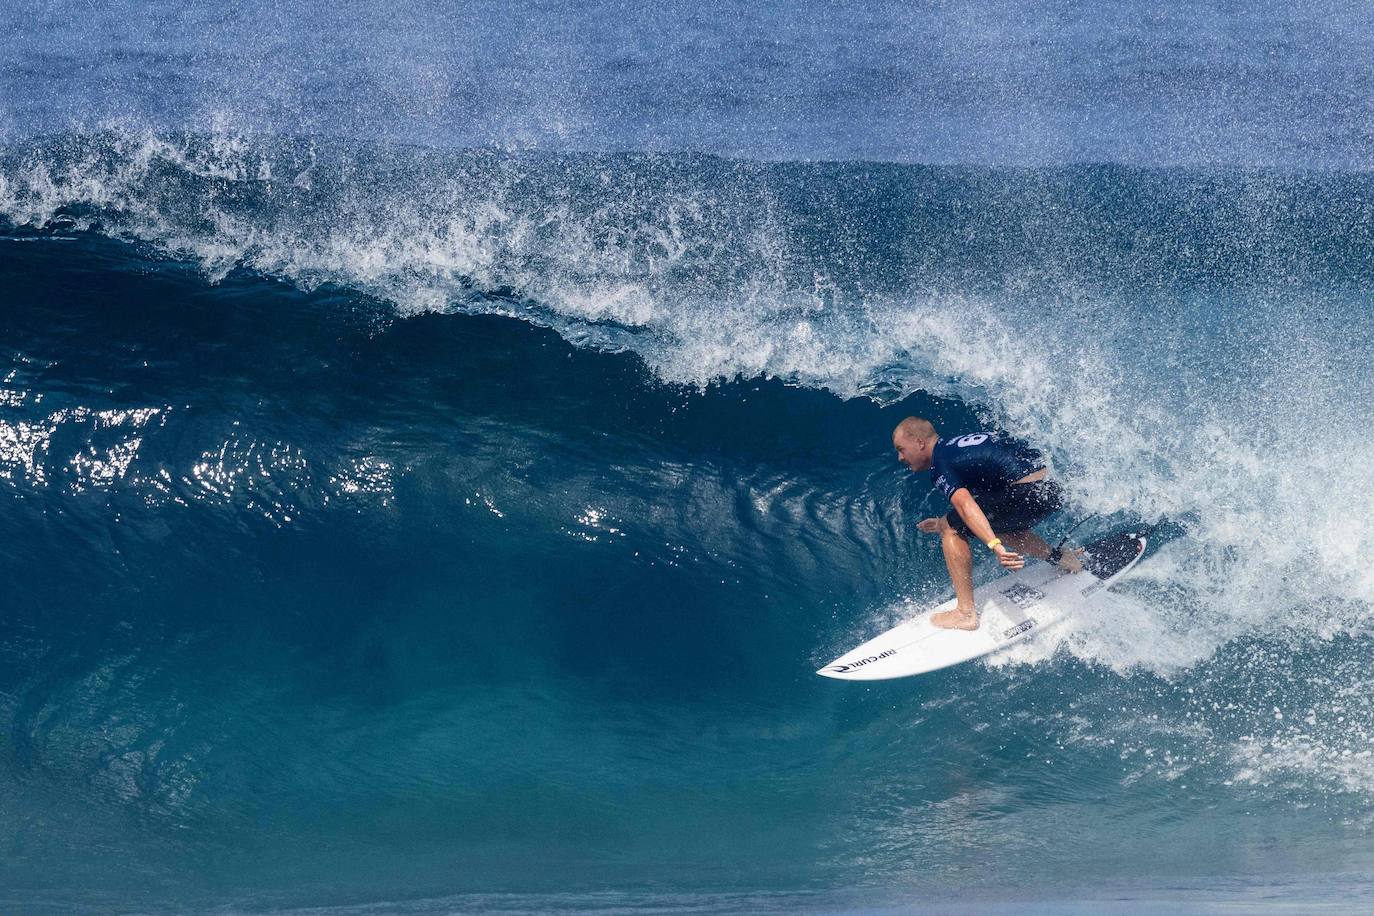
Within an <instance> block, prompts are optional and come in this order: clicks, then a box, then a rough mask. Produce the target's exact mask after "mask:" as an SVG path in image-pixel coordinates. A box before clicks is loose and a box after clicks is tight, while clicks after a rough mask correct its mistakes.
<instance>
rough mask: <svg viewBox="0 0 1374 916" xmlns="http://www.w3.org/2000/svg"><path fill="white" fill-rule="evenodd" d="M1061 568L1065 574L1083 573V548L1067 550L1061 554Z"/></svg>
mask: <svg viewBox="0 0 1374 916" xmlns="http://www.w3.org/2000/svg"><path fill="white" fill-rule="evenodd" d="M1059 568H1060V569H1062V570H1064V571H1065V572H1071V573H1079V572H1082V571H1083V548H1082V547H1078V548H1075V549H1074V550H1065V551H1062V552H1061V553H1060V554H1059Z"/></svg>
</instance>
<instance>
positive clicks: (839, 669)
mask: <svg viewBox="0 0 1374 916" xmlns="http://www.w3.org/2000/svg"><path fill="white" fill-rule="evenodd" d="M896 654H897V650H896V649H888V650H887V651H886V652H879V653H878V654H877V655H870V656H869V657H868V658H861V659H859V660H858V661H853V662H850V663H849V664H847V665H831V666H830V667H829V668H827V669H826V670H827V671H833V672H835V673H836V674H844V673H845V672H846V671H853V670H854V669H855V668H862V667H863V666H864V665H871V664H873V663H874V662H876V661H877V660H878V659H880V658H889V657H890V656H893V655H896Z"/></svg>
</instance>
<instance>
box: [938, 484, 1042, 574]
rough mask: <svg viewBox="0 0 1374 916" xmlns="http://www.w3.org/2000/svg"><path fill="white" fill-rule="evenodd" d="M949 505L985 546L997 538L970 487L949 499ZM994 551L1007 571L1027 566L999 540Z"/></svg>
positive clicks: (962, 488)
mask: <svg viewBox="0 0 1374 916" xmlns="http://www.w3.org/2000/svg"><path fill="white" fill-rule="evenodd" d="M949 504H950V505H951V506H953V507H954V511H955V512H958V513H959V517H960V518H962V519H963V520H964V524H965V525H968V530H969V532H970V533H971V534H972V535H973V536H974V537H976V538H977V539H978V540H980V541H982V542H983V543H984V544H986V543H988V542H989V541H991V540H994V539H996V538H997V535H995V534H993V532H992V525H990V524H988V517H987V516H986V515H984V514H983V510H982V509H980V508H978V501H977V500H976V499H974V498H973V494H972V493H970V492H969V491H968V487H960V488H959V489H957V490H955V491H954V492H953V493H952V494H951V495H950V497H949ZM992 551H993V552H994V553H996V554H997V561H998V562H999V563H1001V564H1002V565H1003V566H1005V567H1006V568H1007V569H1020V568H1021V567H1022V566H1025V565H1026V561H1025V559H1024V558H1023V557H1022V556H1021V554H1019V553H1014V552H1012V551H1010V550H1008V549H1007V548H1005V547H1003V546H1002V543H1001V541H1000V540H999V541H998V542H997V543H996V544H994V545H993V547H992Z"/></svg>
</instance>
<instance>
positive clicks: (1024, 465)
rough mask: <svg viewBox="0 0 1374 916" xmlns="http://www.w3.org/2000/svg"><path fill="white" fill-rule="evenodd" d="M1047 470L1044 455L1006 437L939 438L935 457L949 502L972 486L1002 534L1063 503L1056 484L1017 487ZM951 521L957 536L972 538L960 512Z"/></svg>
mask: <svg viewBox="0 0 1374 916" xmlns="http://www.w3.org/2000/svg"><path fill="white" fill-rule="evenodd" d="M1044 466H1045V462H1044V459H1043V457H1042V456H1041V454H1040V453H1039V452H1038V451H1036V450H1035V449H1033V448H1031V447H1030V446H1029V445H1027V444H1026V443H1024V442H1021V441H1020V440H1018V439H1013V438H1011V437H1010V436H1004V435H1001V434H1000V433H969V434H967V435H963V436H950V437H949V438H947V439H937V440H936V442H935V448H934V450H933V451H932V452H931V454H930V476H931V478H932V479H933V480H934V482H935V489H937V490H939V491H940V492H941V493H942V494H944V496H945V498H946V499H949V498H950V497H951V496H953V495H954V494H955V492H956V491H958V490H960V489H962V488H964V487H967V488H968V490H969V492H970V493H972V494H973V498H974V499H975V500H977V502H978V508H979V509H981V510H982V511H983V515H984V516H985V517H986V518H987V520H988V524H989V525H990V526H991V527H992V530H993V531H994V532H999V533H1000V532H1014V531H1024V530H1026V529H1028V528H1030V527H1031V526H1032V525H1035V524H1036V523H1038V522H1040V521H1041V520H1043V519H1044V518H1046V517H1047V516H1048V515H1049V514H1050V513H1052V512H1055V511H1057V510H1058V509H1059V508H1060V507H1061V506H1062V505H1063V494H1062V491H1061V489H1060V487H1059V485H1058V484H1057V483H1055V482H1054V481H1052V480H1041V481H1037V482H1035V483H1028V484H1022V485H1020V486H1013V484H1015V483H1016V481H1018V480H1020V479H1021V478H1022V477H1025V476H1026V475H1027V474H1030V473H1032V472H1034V471H1038V470H1040V469H1041V468H1043V467H1044ZM946 519H948V521H949V523H950V525H951V526H952V527H953V528H954V530H955V531H956V532H958V533H959V534H961V535H963V536H964V537H967V536H968V535H969V529H968V525H966V524H965V523H964V520H963V518H962V517H960V515H959V513H958V512H956V511H954V510H953V509H951V510H950V512H949V514H948V515H947V516H946Z"/></svg>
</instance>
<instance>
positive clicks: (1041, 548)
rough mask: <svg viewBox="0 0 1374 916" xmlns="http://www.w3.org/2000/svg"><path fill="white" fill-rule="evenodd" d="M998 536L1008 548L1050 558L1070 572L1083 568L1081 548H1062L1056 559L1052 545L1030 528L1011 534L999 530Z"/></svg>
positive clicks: (1044, 558) (1029, 554) (1033, 555)
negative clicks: (1080, 554) (1051, 548)
mask: <svg viewBox="0 0 1374 916" xmlns="http://www.w3.org/2000/svg"><path fill="white" fill-rule="evenodd" d="M997 536H998V537H1000V538H1001V539H1002V543H1004V544H1006V545H1007V549H1008V550H1014V551H1016V552H1017V553H1024V554H1026V555H1027V556H1032V557H1037V558H1039V559H1041V560H1049V561H1051V562H1053V563H1054V564H1055V565H1057V566H1059V567H1060V568H1061V569H1064V570H1067V571H1068V572H1080V571H1081V570H1082V569H1083V561H1082V559H1081V558H1080V557H1079V556H1078V555H1079V553H1081V552H1082V551H1081V550H1077V549H1075V550H1061V551H1060V552H1059V558H1058V559H1054V551H1052V550H1050V545H1049V544H1048V543H1046V541H1045V539H1044V538H1042V537H1041V536H1040V535H1038V534H1036V533H1035V532H1034V531H1031V530H1030V529H1027V530H1025V531H1013V532H1011V533H1010V534H1003V533H1001V532H999V533H998V535H997Z"/></svg>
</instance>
